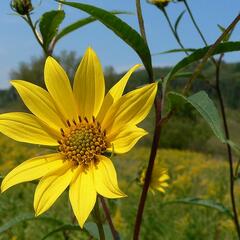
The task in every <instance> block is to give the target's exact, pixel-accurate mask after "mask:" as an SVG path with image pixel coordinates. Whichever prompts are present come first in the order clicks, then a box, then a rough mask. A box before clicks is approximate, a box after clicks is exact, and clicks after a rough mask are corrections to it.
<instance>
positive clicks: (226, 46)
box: [163, 42, 240, 92]
mask: <svg viewBox="0 0 240 240" xmlns="http://www.w3.org/2000/svg"><path fill="white" fill-rule="evenodd" d="M210 47H211V46H208V47H204V48H200V49H198V50H196V51H195V52H194V53H192V54H190V55H189V56H187V57H185V58H184V59H182V60H181V61H180V62H178V63H177V64H176V65H175V66H174V67H173V68H172V70H171V71H170V72H169V74H168V75H167V76H166V77H165V78H164V80H163V91H164V92H165V90H166V86H167V83H168V82H169V81H170V80H172V79H173V77H174V76H175V74H176V73H177V72H178V71H180V70H182V69H183V68H185V67H187V66H188V65H190V64H191V63H194V62H196V61H199V60H200V59H202V58H203V57H204V56H205V54H206V53H207V52H208V50H209V48H210ZM233 51H240V42H225V43H220V44H219V45H218V46H217V47H216V49H215V50H214V52H213V54H212V55H211V56H213V55H216V54H220V53H227V52H233Z"/></svg>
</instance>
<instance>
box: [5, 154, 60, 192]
mask: <svg viewBox="0 0 240 240" xmlns="http://www.w3.org/2000/svg"><path fill="white" fill-rule="evenodd" d="M62 164H63V160H62V158H61V155H60V154H56V153H54V154H49V155H45V156H39V157H35V158H32V159H29V160H27V161H25V162H23V163H22V164H20V165H19V166H17V167H16V168H14V169H13V170H12V171H11V172H10V173H9V174H8V175H7V176H6V177H5V178H4V179H3V181H2V185H1V191H2V192H4V191H6V190H7V189H8V188H10V187H12V186H14V185H16V184H18V183H22V182H28V181H32V180H35V179H38V178H41V177H42V176H43V175H46V174H48V173H49V172H50V171H53V170H54V169H56V168H59V167H61V166H62Z"/></svg>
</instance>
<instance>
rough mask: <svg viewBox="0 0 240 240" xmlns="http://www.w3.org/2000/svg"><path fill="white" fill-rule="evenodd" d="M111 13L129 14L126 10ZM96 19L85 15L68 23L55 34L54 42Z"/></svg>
mask: <svg viewBox="0 0 240 240" xmlns="http://www.w3.org/2000/svg"><path fill="white" fill-rule="evenodd" d="M111 13H112V14H131V13H130V12H126V11H112V12H111ZM96 20H97V19H96V18H95V17H87V18H83V19H80V20H78V21H76V22H74V23H72V24H70V25H68V26H67V27H65V28H63V29H62V30H61V31H60V32H59V33H58V34H57V36H56V38H55V43H56V42H57V41H58V40H59V39H61V38H62V37H64V36H66V35H67V34H69V33H71V32H73V31H75V30H77V29H79V28H81V27H84V26H86V25H87V24H89V23H92V22H95V21H96Z"/></svg>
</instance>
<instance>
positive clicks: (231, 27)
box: [183, 14, 240, 94]
mask: <svg viewBox="0 0 240 240" xmlns="http://www.w3.org/2000/svg"><path fill="white" fill-rule="evenodd" d="M239 21H240V14H238V15H237V17H236V18H235V19H234V20H233V21H232V22H231V23H230V25H229V26H228V27H227V29H226V30H225V31H224V32H223V33H222V34H221V36H220V37H219V38H218V39H217V40H216V41H215V43H214V44H213V45H212V46H211V47H210V48H209V50H208V52H207V53H206V54H205V56H204V57H203V59H202V61H201V62H200V63H199V64H198V66H197V67H196V69H195V71H194V72H193V75H192V76H191V78H189V80H188V82H187V84H186V85H185V87H184V89H183V94H186V93H187V92H188V91H189V90H190V88H191V86H192V82H193V80H195V79H196V77H197V76H198V75H199V74H200V72H201V71H202V69H203V67H204V66H205V64H206V63H207V61H208V59H209V57H211V55H212V54H213V53H214V51H215V49H216V47H217V46H218V45H219V44H220V43H221V42H222V40H223V39H224V38H225V37H226V35H227V34H228V33H229V32H230V31H232V29H233V28H234V27H235V26H236V24H237V23H238V22H239Z"/></svg>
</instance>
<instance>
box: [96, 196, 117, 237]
mask: <svg viewBox="0 0 240 240" xmlns="http://www.w3.org/2000/svg"><path fill="white" fill-rule="evenodd" d="M99 198H100V201H101V203H102V207H103V211H104V213H105V216H106V219H107V221H108V224H109V227H110V230H111V233H112V236H113V239H114V240H119V239H120V237H119V235H118V232H117V231H116V229H115V227H114V225H113V221H112V218H111V215H110V211H109V209H108V206H107V204H106V201H105V199H104V198H103V197H102V196H99Z"/></svg>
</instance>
